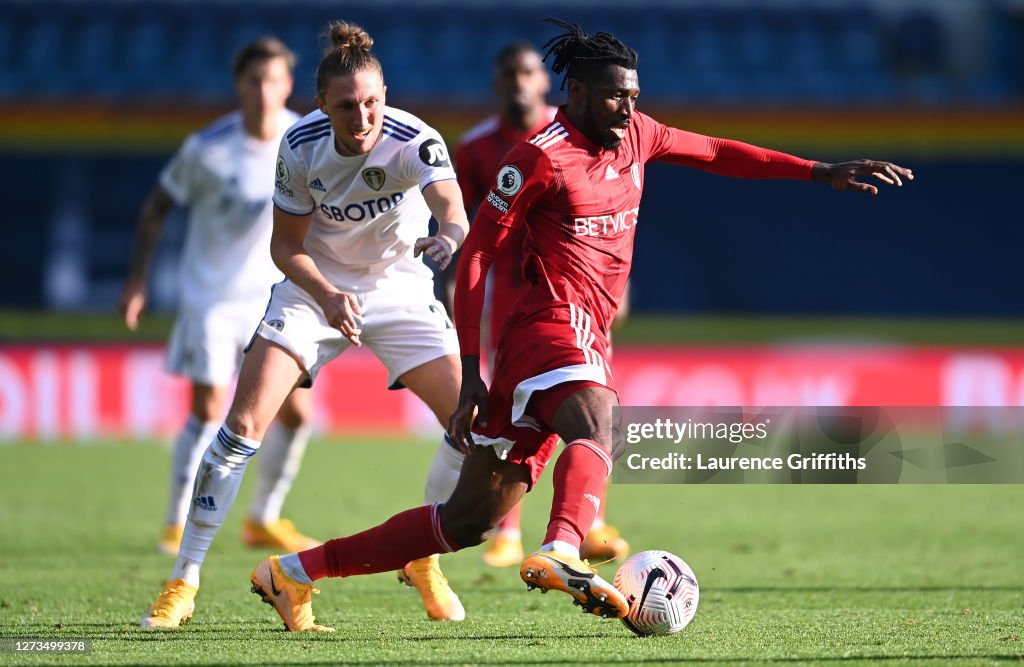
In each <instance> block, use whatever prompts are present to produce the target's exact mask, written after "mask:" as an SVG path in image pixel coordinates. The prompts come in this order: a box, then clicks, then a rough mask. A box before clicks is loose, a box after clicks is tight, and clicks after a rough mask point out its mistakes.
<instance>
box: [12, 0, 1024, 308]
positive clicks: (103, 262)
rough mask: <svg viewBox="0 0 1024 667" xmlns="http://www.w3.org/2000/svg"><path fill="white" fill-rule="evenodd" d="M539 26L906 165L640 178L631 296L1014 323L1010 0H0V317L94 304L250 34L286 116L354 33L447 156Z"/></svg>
mask: <svg viewBox="0 0 1024 667" xmlns="http://www.w3.org/2000/svg"><path fill="white" fill-rule="evenodd" d="M546 15H554V16H558V17H561V18H566V19H569V20H573V21H578V22H581V23H582V24H583V25H584V26H585V28H587V29H588V30H590V31H596V30H608V31H612V32H615V33H616V34H617V35H618V36H619V37H621V38H622V39H623V40H624V41H626V42H627V43H629V44H630V45H632V46H634V48H636V49H637V50H638V51H639V52H640V81H641V87H642V89H643V94H642V105H643V108H644V109H645V110H647V111H648V112H650V113H652V114H653V115H655V116H656V117H659V118H661V119H663V120H666V121H671V122H673V123H674V124H679V125H680V126H683V127H686V128H687V129H692V130H694V131H699V132H707V133H711V134H714V133H720V134H725V135H726V136H731V137H734V138H740V139H745V140H749V141H754V142H755V143H762V144H764V145H770V146H771V147H774V148H779V149H782V150H789V151H791V152H796V153H799V154H801V155H804V156H806V157H812V158H816V159H823V160H835V159H850V158H856V157H877V158H884V159H891V160H893V161H897V162H900V163H904V164H906V165H907V166H911V167H913V168H914V171H915V173H916V174H917V176H918V179H917V180H916V181H915V182H914V183H913V185H912V186H911V187H909V188H904V189H903V190H900V191H894V190H886V191H883V193H882V196H879V197H877V198H867V197H856V196H853V195H850V194H845V193H835V192H832V191H831V190H828V189H827V188H823V187H821V186H814V185H809V184H806V183H788V182H787V183H780V182H741V181H735V180H729V179H722V178H716V177H712V176H708V175H705V174H702V173H699V172H695V171H690V170H681V169H678V168H670V167H664V166H657V165H656V166H653V167H652V168H651V169H650V171H649V178H648V184H647V189H646V193H645V199H644V204H643V211H642V214H641V225H640V228H639V236H638V245H637V262H636V269H635V273H634V298H635V301H634V303H635V308H636V309H637V310H640V311H672V312H688V313H691V312H697V313H702V312H749V313H828V314H899V315H1006V316H1021V315H1024V299H1022V298H1021V297H1020V296H1019V289H1018V285H1019V282H1020V280H1019V277H1018V274H1019V271H1018V269H1017V265H1016V261H1017V258H1018V256H1019V254H1020V248H1022V247H1024V243H1022V241H1024V238H1022V236H1024V234H1022V232H1021V231H1020V224H1019V220H1020V217H1021V215H1020V212H1019V209H1020V206H1019V203H1018V196H1017V195H1016V188H1017V187H1019V186H1018V184H1019V183H1020V182H1022V181H1024V114H1022V113H1021V106H1020V105H1021V102H1022V101H1024V2H1020V1H1014V0H1005V1H1002V0H1000V1H997V0H977V1H975V0H934V1H932V2H924V1H917V0H902V1H897V0H890V1H889V2H881V1H871V0H863V1H862V2H857V3H853V2H846V1H845V0H817V1H814V0H778V1H776V2H764V1H762V2H755V1H754V0H747V1H744V0H730V1H728V2H726V1H722V2H711V1H706V2H686V1H680V2H657V3H654V2H636V3H600V2H599V3H591V4H586V5H583V4H579V3H569V2H562V3H559V2H548V3H543V4H542V3H539V2H537V3H531V2H520V3H514V4H511V3H503V4H501V5H497V4H490V3H483V2H476V3H451V2H448V3H446V2H430V3H426V2H423V3H417V2H402V1H394V2H380V3H374V4H364V3H326V2H289V3H284V2H244V3H243V2H190V1H189V2H160V1H157V2H129V1H117V2H115V1H112V0H105V1H97V2H54V1H52V0H41V1H36V2H17V1H7V2H0V193H2V194H3V200H4V206H3V211H4V228H5V231H6V234H5V242H4V243H3V244H2V245H0V280H2V281H3V284H4V285H6V286H8V289H6V290H3V292H2V293H0V307H28V308H51V309H64V310H111V311H112V310H113V308H114V307H115V303H116V298H117V294H118V292H119V289H120V284H121V283H120V281H121V280H122V278H123V275H124V271H125V267H126V263H127V259H128V254H129V249H130V242H131V234H132V230H133V228H134V224H135V220H136V216H137V211H138V207H139V204H140V203H141V201H142V199H143V197H144V196H145V194H146V193H147V192H148V190H149V188H150V187H151V186H152V183H153V181H154V179H155V177H156V174H157V172H158V170H159V169H160V167H161V166H162V164H163V162H164V161H165V160H166V159H167V158H168V156H169V155H170V154H171V152H173V150H174V149H175V148H176V147H177V145H178V143H179V142H180V141H181V139H182V138H183V136H184V134H185V133H186V132H187V131H189V130H191V129H195V128H197V127H198V126H199V125H200V124H202V123H203V122H206V121H208V120H210V119H212V118H214V117H216V116H217V115H218V114H220V113H223V112H224V111H226V110H227V109H229V108H230V107H231V105H232V89H231V80H230V74H229V63H230V60H231V56H232V54H233V53H234V52H235V50H236V49H237V48H238V47H239V46H240V45H241V44H243V43H244V42H246V41H248V40H250V39H252V38H253V37H257V36H260V35H263V34H268V33H272V34H276V35H278V36H279V37H281V38H282V39H284V40H285V41H286V42H287V43H288V44H289V45H290V46H291V47H292V48H293V49H294V50H295V51H296V52H298V53H299V55H300V64H299V67H298V71H297V83H298V85H297V89H296V93H295V95H294V97H293V106H294V107H295V108H296V109H299V110H307V109H309V108H310V105H311V100H312V97H313V91H312V79H313V71H314V68H315V64H316V62H317V53H318V50H319V44H318V39H317V35H318V34H319V33H320V32H321V31H322V29H323V27H324V26H325V24H326V23H327V22H328V21H329V20H331V19H335V18H345V19H348V20H354V21H357V22H359V23H362V24H363V25H364V26H365V27H366V28H367V29H368V30H369V31H370V33H371V34H372V35H374V37H375V38H376V40H377V47H375V48H377V49H378V56H379V57H380V59H381V60H382V62H383V64H384V67H385V76H386V79H387V83H388V85H389V100H388V101H389V103H391V104H394V105H396V106H402V107H404V108H407V109H409V110H410V111H413V112H414V113H417V114H419V115H421V116H422V117H423V118H424V119H426V120H427V121H428V122H431V123H432V124H434V125H435V126H436V127H438V128H440V129H441V130H442V131H443V132H444V134H445V135H446V138H447V140H448V141H449V143H450V144H454V142H455V141H456V140H457V139H458V136H459V134H460V133H461V132H462V131H464V130H465V129H466V128H468V126H469V125H470V124H471V123H472V122H473V121H474V120H476V119H478V118H480V117H482V115H483V114H485V113H488V112H489V110H490V101H489V75H490V64H491V60H492V58H493V55H494V53H495V52H496V51H497V49H498V48H499V47H500V46H501V45H502V44H504V43H505V42H507V41H510V40H513V39H523V38H525V39H528V40H530V41H533V42H534V43H537V44H538V45H540V44H542V43H543V42H544V41H545V40H546V39H547V38H548V37H550V36H552V35H553V34H554V33H555V32H556V31H555V29H553V27H551V26H547V25H546V24H542V23H541V22H540V19H541V18H543V16H546ZM560 99H561V97H560V94H559V93H558V91H557V90H556V91H555V92H553V94H552V96H551V101H552V102H558V101H560ZM125 127H130V128H133V129H132V131H131V132H127V131H124V128H125ZM181 238H182V229H181V221H180V219H178V220H177V222H176V224H174V225H171V228H170V229H169V230H168V232H167V234H166V238H165V240H164V243H163V247H162V251H161V254H160V257H159V259H158V261H157V266H156V275H155V280H154V285H153V291H154V294H153V297H154V300H155V303H156V304H158V305H159V306H161V307H163V308H172V307H173V305H174V295H175V289H174V266H175V259H176V252H177V248H178V246H179V245H180V242H181Z"/></svg>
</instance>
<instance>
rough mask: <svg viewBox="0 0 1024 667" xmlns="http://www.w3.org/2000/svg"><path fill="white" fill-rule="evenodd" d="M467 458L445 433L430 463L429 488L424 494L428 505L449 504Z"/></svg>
mask: <svg viewBox="0 0 1024 667" xmlns="http://www.w3.org/2000/svg"><path fill="white" fill-rule="evenodd" d="M465 458H466V457H465V455H464V454H463V453H462V452H460V451H459V450H458V449H456V448H455V445H454V443H452V440H451V438H449V437H448V434H447V433H445V434H444V438H443V439H442V440H441V444H440V445H438V447H437V453H436V454H434V460H433V461H432V462H431V463H430V472H429V473H427V488H426V491H425V492H424V494H423V496H424V499H425V500H426V503H425V504H426V505H433V504H434V503H443V502H447V501H448V499H449V498H451V496H452V491H454V490H455V485H456V484H457V483H458V481H459V473H460V472H461V471H462V461H463V459H465Z"/></svg>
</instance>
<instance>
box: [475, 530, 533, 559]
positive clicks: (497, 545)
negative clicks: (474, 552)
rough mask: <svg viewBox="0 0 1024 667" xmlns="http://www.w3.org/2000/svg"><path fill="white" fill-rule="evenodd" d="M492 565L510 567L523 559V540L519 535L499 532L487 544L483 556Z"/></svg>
mask: <svg viewBox="0 0 1024 667" xmlns="http://www.w3.org/2000/svg"><path fill="white" fill-rule="evenodd" d="M482 558H483V559H484V562H485V563H487V564H488V565H490V566H491V567H510V566H512V565H518V564H519V563H521V562H522V560H523V542H522V540H520V539H519V538H518V537H512V536H510V535H506V534H504V533H500V532H499V533H498V534H497V535H495V536H494V537H493V538H491V541H490V542H489V543H488V544H487V550H486V551H484V555H483V556H482Z"/></svg>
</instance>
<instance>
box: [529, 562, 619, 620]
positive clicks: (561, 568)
mask: <svg viewBox="0 0 1024 667" xmlns="http://www.w3.org/2000/svg"><path fill="white" fill-rule="evenodd" d="M519 576H520V577H522V579H523V581H525V582H526V590H528V591H532V590H533V589H534V588H539V589H541V592H542V593H546V592H548V591H552V590H554V591H562V592H563V593H568V594H569V595H571V596H572V597H573V604H575V605H577V606H581V607H583V611H584V612H585V613H588V614H594V615H595V616H603V617H605V618H622V617H623V616H625V615H626V612H628V611H629V603H627V602H626V598H625V597H624V596H623V595H622V593H620V592H619V591H618V589H616V588H615V586H612V585H611V584H610V583H608V582H607V581H605V580H604V579H602V578H601V577H600V576H599V575H598V574H597V571H596V570H594V569H593V568H592V567H590V564H589V563H588V562H587V561H585V560H580V559H579V558H576V557H574V556H568V555H565V554H560V553H557V552H554V551H534V552H533V553H532V554H530V555H529V556H527V557H526V560H524V561H523V564H522V566H521V567H520V568H519Z"/></svg>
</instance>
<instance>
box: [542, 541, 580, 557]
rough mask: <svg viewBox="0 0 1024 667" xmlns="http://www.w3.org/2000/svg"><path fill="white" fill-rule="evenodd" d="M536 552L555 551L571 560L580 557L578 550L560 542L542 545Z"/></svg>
mask: <svg viewBox="0 0 1024 667" xmlns="http://www.w3.org/2000/svg"><path fill="white" fill-rule="evenodd" d="M538 551H557V552H558V553H560V554H563V555H565V556H572V557H573V558H579V557H580V550H579V549H577V548H576V547H574V546H573V545H571V544H569V543H568V542H562V541H560V540H555V541H554V542H548V543H547V544H545V545H542V546H541V548H540V549H538Z"/></svg>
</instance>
